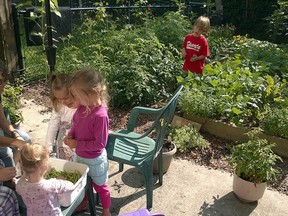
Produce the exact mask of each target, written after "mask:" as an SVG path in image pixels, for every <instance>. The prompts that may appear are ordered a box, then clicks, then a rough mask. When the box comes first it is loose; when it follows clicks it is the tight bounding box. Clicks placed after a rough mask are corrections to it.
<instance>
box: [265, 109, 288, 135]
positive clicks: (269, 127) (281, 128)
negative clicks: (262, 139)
mask: <svg viewBox="0 0 288 216" xmlns="http://www.w3.org/2000/svg"><path fill="white" fill-rule="evenodd" d="M261 128H262V129H263V130H264V131H265V133H266V134H269V135H273V136H278V137H282V138H285V139H288V109H287V108H286V107H283V108H278V107H277V108H273V109H271V111H270V112H269V114H268V115H267V116H266V117H265V119H264V120H263V121H262V122H261Z"/></svg>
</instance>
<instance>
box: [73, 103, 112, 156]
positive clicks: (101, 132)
mask: <svg viewBox="0 0 288 216" xmlns="http://www.w3.org/2000/svg"><path fill="white" fill-rule="evenodd" d="M85 110H86V107H85V106H82V105H80V106H79V107H78V108H77V110H76V112H75V114H74V116H73V119H72V127H71V130H70V131H69V132H68V136H70V137H72V138H73V139H75V140H77V146H76V154H77V155H78V156H80V157H83V158H95V157H98V156H99V155H101V153H102V151H103V150H104V148H105V147H106V144H107V139H108V132H109V117H108V113H107V110H106V108H105V107H104V105H100V106H99V107H95V108H93V109H91V111H90V112H89V113H85Z"/></svg>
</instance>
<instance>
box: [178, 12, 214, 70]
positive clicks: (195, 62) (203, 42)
mask: <svg viewBox="0 0 288 216" xmlns="http://www.w3.org/2000/svg"><path fill="white" fill-rule="evenodd" d="M209 29H210V20H209V18H208V17H204V16H200V17H198V19H197V20H196V21H195V24H194V30H193V33H192V34H188V35H186V37H185V39H184V42H183V45H182V57H183V58H184V59H185V61H184V64H183V67H182V69H183V70H185V71H190V72H192V73H196V74H202V70H203V67H204V64H205V59H206V57H207V56H209V55H210V50H209V47H208V42H207V39H206V38H205V37H204V36H203V35H202V34H207V33H208V31H209Z"/></svg>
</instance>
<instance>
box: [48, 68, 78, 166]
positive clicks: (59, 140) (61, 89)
mask: <svg viewBox="0 0 288 216" xmlns="http://www.w3.org/2000/svg"><path fill="white" fill-rule="evenodd" d="M69 82H70V76H69V74H58V75H52V77H51V101H52V105H53V111H52V115H51V118H50V121H49V125H48V129H47V134H46V141H45V145H46V147H47V148H48V149H49V150H50V151H53V150H54V151H56V155H57V157H58V158H61V159H65V160H69V161H73V160H74V158H75V152H74V150H72V149H70V148H69V147H68V146H67V145H65V144H64V142H63V139H64V137H65V136H66V135H67V133H68V131H69V130H70V128H71V120H72V117H73V115H74V113H75V111H76V106H75V104H74V102H73V101H72V99H71V97H70V95H69V90H68V88H67V86H68V85H69ZM53 146H55V149H53Z"/></svg>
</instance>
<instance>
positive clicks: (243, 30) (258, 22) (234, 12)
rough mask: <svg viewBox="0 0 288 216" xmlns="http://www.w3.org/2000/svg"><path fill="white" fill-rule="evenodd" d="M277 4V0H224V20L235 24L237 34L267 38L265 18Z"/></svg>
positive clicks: (261, 38)
mask: <svg viewBox="0 0 288 216" xmlns="http://www.w3.org/2000/svg"><path fill="white" fill-rule="evenodd" d="M276 4H277V0H262V1H259V0H249V1H239V0H223V1H222V5H223V22H224V24H232V25H233V26H235V27H236V34H240V35H245V34H249V35H250V36H251V37H253V38H257V39H260V40H265V39H266V38H267V36H266V34H264V33H263V32H264V31H265V29H266V24H267V21H266V20H265V18H266V17H269V16H270V15H271V14H272V13H273V10H274V5H276Z"/></svg>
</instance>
